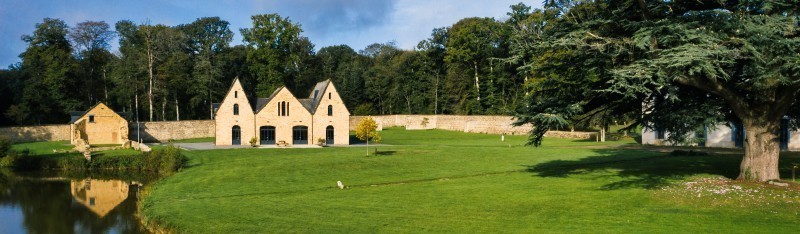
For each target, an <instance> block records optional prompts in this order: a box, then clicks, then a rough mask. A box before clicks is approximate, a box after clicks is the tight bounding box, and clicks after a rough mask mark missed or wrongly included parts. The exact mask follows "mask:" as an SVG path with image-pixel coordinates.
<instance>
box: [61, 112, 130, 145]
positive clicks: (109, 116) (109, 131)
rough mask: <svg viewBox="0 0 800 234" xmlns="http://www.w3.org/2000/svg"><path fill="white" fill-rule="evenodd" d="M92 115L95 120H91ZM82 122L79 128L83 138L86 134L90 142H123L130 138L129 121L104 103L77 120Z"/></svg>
mask: <svg viewBox="0 0 800 234" xmlns="http://www.w3.org/2000/svg"><path fill="white" fill-rule="evenodd" d="M92 117H94V121H90V120H91V118H92ZM81 122H83V124H79V125H80V128H78V130H80V131H81V132H82V133H81V138H83V134H85V136H86V139H85V140H86V142H88V143H89V144H92V145H97V144H123V143H125V141H127V140H128V121H127V120H125V118H122V116H119V115H118V114H117V113H116V112H114V111H113V110H111V108H109V107H108V106H106V105H105V104H103V103H100V104H98V105H97V106H95V107H94V108H92V109H91V110H89V111H88V112H87V113H86V114H84V115H83V116H82V117H81V118H79V119H77V120H76V121H75V123H81ZM76 127H77V126H76ZM73 129H75V127H73Z"/></svg>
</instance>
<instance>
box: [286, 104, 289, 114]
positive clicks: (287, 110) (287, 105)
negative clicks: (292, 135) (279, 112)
mask: <svg viewBox="0 0 800 234" xmlns="http://www.w3.org/2000/svg"><path fill="white" fill-rule="evenodd" d="M286 116H289V103H288V102H287V103H286Z"/></svg>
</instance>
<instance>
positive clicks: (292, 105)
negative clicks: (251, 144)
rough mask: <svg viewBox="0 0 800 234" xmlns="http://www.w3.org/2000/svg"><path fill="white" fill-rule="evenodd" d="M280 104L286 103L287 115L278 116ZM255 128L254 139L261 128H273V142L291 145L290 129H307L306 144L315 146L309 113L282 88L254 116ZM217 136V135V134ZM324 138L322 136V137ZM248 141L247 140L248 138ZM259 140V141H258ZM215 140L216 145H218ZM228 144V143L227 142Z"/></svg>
mask: <svg viewBox="0 0 800 234" xmlns="http://www.w3.org/2000/svg"><path fill="white" fill-rule="evenodd" d="M281 102H286V103H287V105H288V106H289V107H288V115H287V116H280V115H279V114H278V105H280V104H279V103H281ZM255 124H256V126H258V127H255V133H256V134H255V135H256V137H260V136H258V135H260V132H259V131H260V130H259V128H260V127H261V126H274V127H275V142H276V143H277V142H280V141H285V142H286V143H289V144H292V128H293V127H294V126H306V127H308V144H315V143H316V142H315V140H313V139H316V138H314V136H313V134H312V133H313V132H314V125H313V123H312V121H311V113H308V110H306V108H305V107H303V105H302V104H301V103H300V101H298V100H297V98H295V97H294V95H293V94H292V93H291V92H289V90H288V89H286V88H282V89H281V90H280V91H278V93H277V94H275V96H274V97H273V98H272V99H271V100H269V102H268V103H267V105H266V106H264V108H263V109H261V111H259V112H258V113H257V114H256V117H255ZM217 136H219V133H218V134H217ZM323 137H324V135H323ZM248 139H249V138H248ZM260 140H261V139H259V141H260ZM219 142H220V141H219V140H217V145H220V144H219ZM228 144H230V141H229V142H228ZM223 145H224V144H223Z"/></svg>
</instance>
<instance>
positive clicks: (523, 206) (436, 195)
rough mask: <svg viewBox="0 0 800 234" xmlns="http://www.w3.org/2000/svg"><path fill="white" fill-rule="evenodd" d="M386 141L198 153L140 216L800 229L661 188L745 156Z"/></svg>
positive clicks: (174, 221) (272, 224)
mask: <svg viewBox="0 0 800 234" xmlns="http://www.w3.org/2000/svg"><path fill="white" fill-rule="evenodd" d="M382 135H383V139H384V141H383V142H382V143H383V144H389V145H392V146H381V147H379V151H378V152H379V155H375V156H369V157H366V156H365V155H364V154H365V149H364V148H360V147H348V148H338V147H330V148H322V149H232V150H210V151H188V152H186V155H187V156H188V157H189V158H190V162H189V167H188V168H186V169H185V170H184V171H183V172H181V173H177V174H175V175H173V176H171V177H168V178H166V179H164V180H162V181H159V182H157V183H156V184H154V185H153V186H152V187H150V188H149V189H148V190H149V191H148V192H149V195H148V196H145V197H144V199H143V201H142V207H141V208H142V213H143V215H144V217H145V218H146V220H148V221H154V222H157V223H159V224H161V225H163V226H167V227H171V228H175V229H176V230H179V231H183V232H188V233H229V232H234V233H262V232H315V233H317V232H325V233H327V232H404V233H407V232H468V233H474V232H790V231H794V230H795V229H796V227H797V225H798V224H800V219H798V218H800V216H798V213H797V210H798V208H800V207H798V206H796V205H793V203H790V202H783V203H781V202H777V203H776V204H780V205H774V206H770V207H772V208H773V209H753V206H756V205H758V204H754V205H749V204H744V206H742V204H740V203H737V202H736V200H733V201H731V202H729V205H723V206H718V205H715V206H710V205H709V206H702V205H698V204H696V203H691V202H689V203H687V202H686V200H691V199H692V198H691V197H681V196H670V195H665V192H663V191H665V190H664V188H670V186H675V185H676V184H680V183H685V182H687V181H691V180H694V179H696V178H705V177H711V176H720V175H721V176H728V177H732V176H735V175H736V173H737V172H738V171H737V168H738V162H739V160H740V157H739V156H737V155H728V156H722V155H708V156H680V155H678V156H676V155H670V154H667V153H659V152H654V151H649V150H644V149H642V150H638V149H630V148H632V147H635V146H636V145H635V144H634V143H633V140H631V139H626V140H622V141H612V142H605V143H596V142H594V141H585V140H584V141H582V140H568V139H550V138H548V139H546V140H545V146H543V147H540V148H531V147H524V146H523V144H524V142H525V137H524V136H506V141H505V142H501V141H500V136H499V135H487V134H466V133H459V132H449V131H440V130H425V131H405V130H401V129H388V130H385V131H383V132H382ZM623 146H624V147H623ZM782 160H783V161H782V165H789V164H790V163H789V162H791V161H798V157H797V156H796V155H794V156H793V155H790V156H787V157H783V158H782ZM782 170H783V171H782V173H783V175H787V174H788V172H787V171H786V170H788V167H784V168H782ZM336 181H342V182H343V183H344V184H345V185H346V186H347V189H344V190H340V189H338V188H336ZM793 186H795V185H793ZM670 191H671V190H670ZM679 193H680V192H679ZM687 193H688V192H687ZM744 211H747V212H744Z"/></svg>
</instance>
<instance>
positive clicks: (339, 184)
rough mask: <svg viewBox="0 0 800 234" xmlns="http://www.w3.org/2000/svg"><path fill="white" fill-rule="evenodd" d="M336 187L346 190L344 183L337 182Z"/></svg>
mask: <svg viewBox="0 0 800 234" xmlns="http://www.w3.org/2000/svg"><path fill="white" fill-rule="evenodd" d="M336 185H338V186H339V189H344V184H342V181H336Z"/></svg>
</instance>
